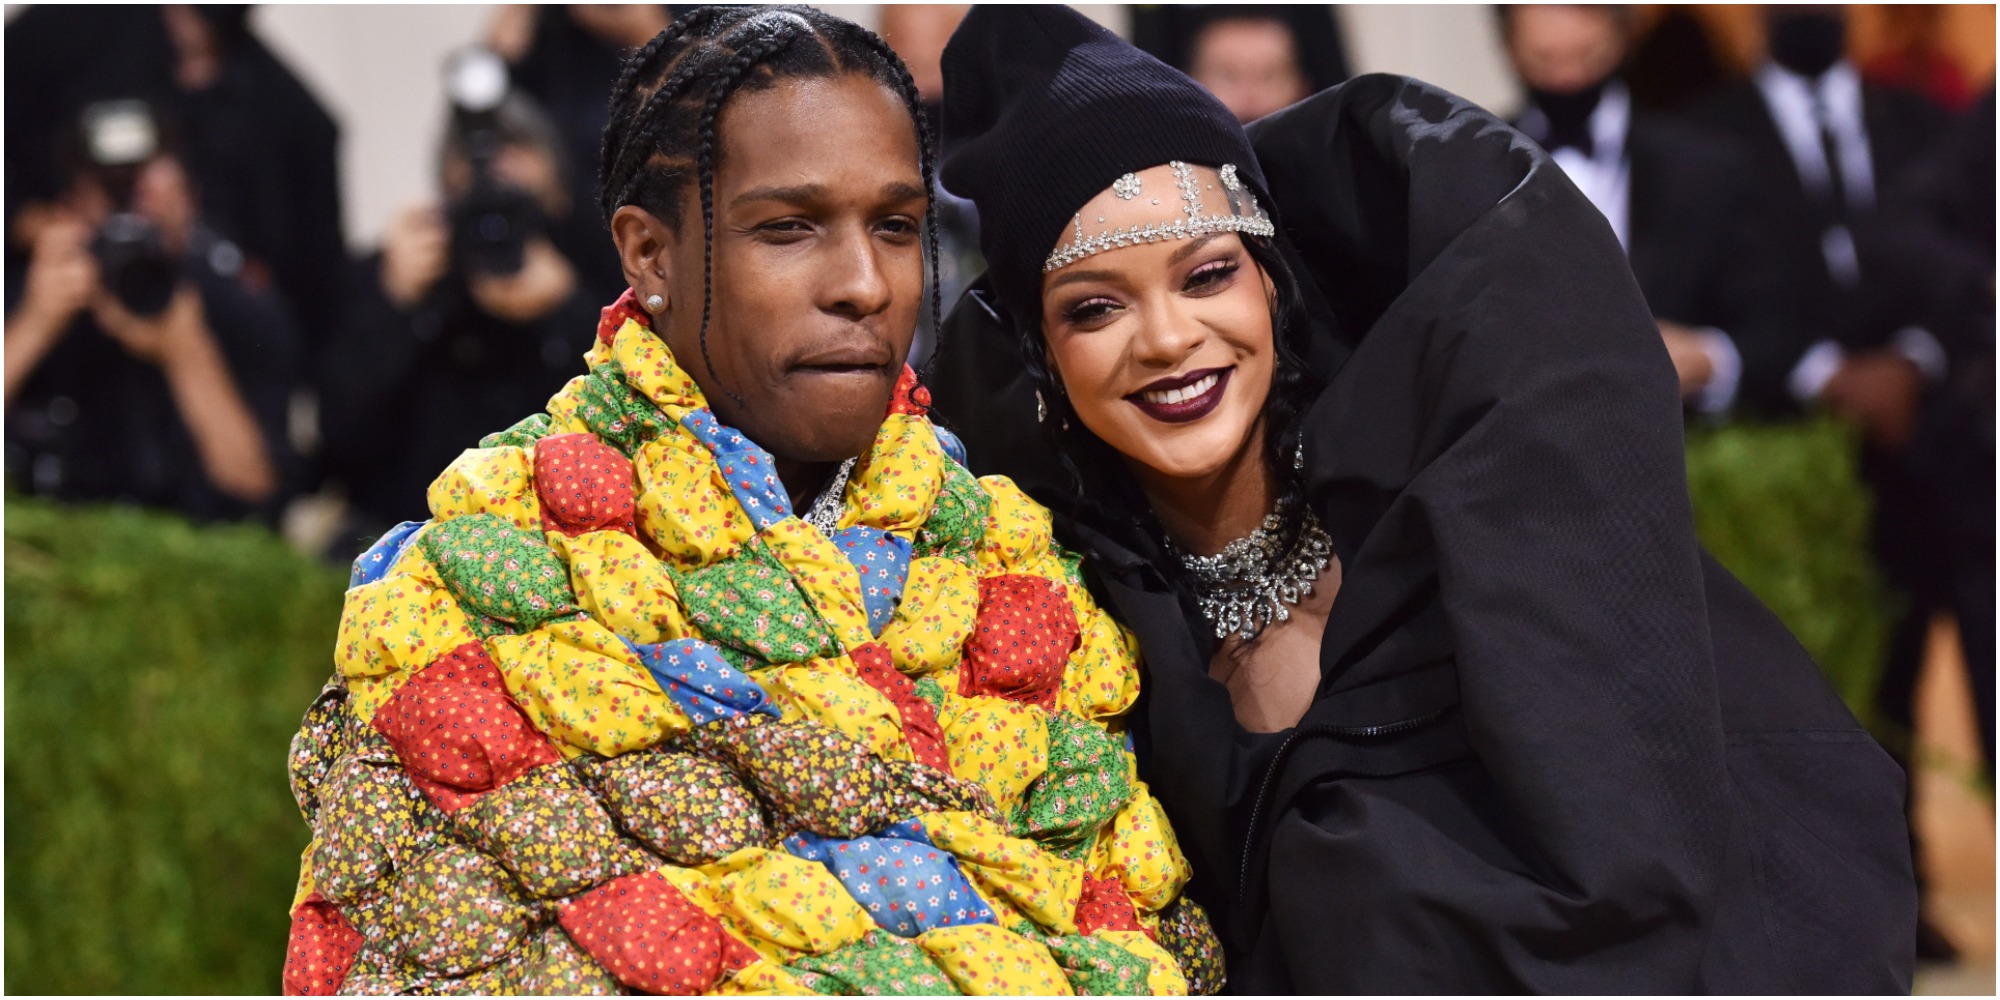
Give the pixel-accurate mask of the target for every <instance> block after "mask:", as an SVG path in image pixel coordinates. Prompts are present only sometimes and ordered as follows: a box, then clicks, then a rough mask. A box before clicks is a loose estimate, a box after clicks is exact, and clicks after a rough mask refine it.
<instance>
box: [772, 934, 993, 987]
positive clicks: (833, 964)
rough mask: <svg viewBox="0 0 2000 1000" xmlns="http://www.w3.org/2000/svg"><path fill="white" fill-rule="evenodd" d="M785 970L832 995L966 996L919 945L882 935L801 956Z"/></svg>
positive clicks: (894, 936) (803, 981) (805, 984)
mask: <svg viewBox="0 0 2000 1000" xmlns="http://www.w3.org/2000/svg"><path fill="white" fill-rule="evenodd" d="M787 968H788V969H789V970H790V971H791V973H792V974H793V975H795V976H797V977H798V980H799V982H800V983H801V984H803V985H804V986H805V987H806V988H807V989H810V990H812V991H813V992H815V993H820V994H825V995H828V996H869V997H918V996H961V995H962V994H961V993H960V992H959V990H958V987H956V986H954V985H952V981H951V978H950V977H948V976H946V975H945V974H944V970H942V969H939V968H938V967H937V966H936V965H933V964H931V960H930V957H929V956H928V955H925V954H924V950H923V949H922V948H919V947H917V945H916V943H915V942H913V941H908V940H905V939H903V938H900V937H897V936H896V935H894V934H891V933H889V932H888V931H884V930H874V931H869V932H868V935H867V936H866V937H864V938H862V939H861V940H859V941H856V942H854V943H853V944H850V945H847V946H845V947H841V948H835V949H834V950H832V951H830V952H827V953H826V954H824V955H801V956H799V957H798V958H795V959H793V960H792V962H791V964H790V965H789V966H787Z"/></svg>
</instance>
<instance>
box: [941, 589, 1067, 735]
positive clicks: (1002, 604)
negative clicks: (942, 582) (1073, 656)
mask: <svg viewBox="0 0 2000 1000" xmlns="http://www.w3.org/2000/svg"><path fill="white" fill-rule="evenodd" d="M1079 631H1080V630H1079V629H1078V628H1077V624H1076V612H1075V610H1073V609H1072V608H1071V607H1070V604H1069V594H1068V593H1067V591H1066V589H1065V588H1064V587H1063V586H1062V585H1060V584H1055V583H1050V582H1049V581H1047V580H1044V579H1042V578H1041V577H1039V576H1018V575H1008V576H989V577H987V578H985V579H983V580H981V581H979V615H978V617H977V618H975V619H974V620H973V628H972V634H971V635H969V636H967V637H966V639H965V661H964V663H963V664H962V665H961V666H960V667H959V671H958V693H959V694H962V695H966V696H968V697H970V696H972V695H982V694H985V695H994V696H996V697H1000V698H1006V699H1008V700H1009V701H1018V702H1020V703H1022V704H1024V705H1036V706H1039V707H1041V708H1042V709H1044V710H1046V711H1050V712H1053V711H1055V707H1056V693H1057V691H1058V690H1059V689H1060V688H1061V687H1062V678H1063V670H1064V668H1065V667H1066V666H1068V664H1069V654H1070V653H1072V652H1074V651H1075V650H1076V646H1077V638H1078V635H1079Z"/></svg>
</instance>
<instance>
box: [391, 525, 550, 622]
mask: <svg viewBox="0 0 2000 1000" xmlns="http://www.w3.org/2000/svg"><path fill="white" fill-rule="evenodd" d="M417 544H418V545H419V546H421V547H422V548H423V553H424V555H425V556H426V557H427V558H429V559H430V561H431V565H432V566H435V567H437V571H438V575H439V576H440V577H442V578H443V579H444V583H445V586H446V587H449V588H450V589H451V593H452V596H453V597H456V598H458V603H459V604H460V605H461V606H463V607H464V608H465V610H466V611H467V612H468V613H469V614H470V615H471V616H472V618H473V620H474V621H478V620H479V619H480V618H481V617H482V616H483V617H485V618H488V619H493V620H495V621H497V622H500V623H503V624H504V625H507V626H511V627H513V628H515V629H518V630H520V631H522V632H527V631H531V630H533V629H534V628H535V627H537V626H539V625H541V624H542V623H544V622H547V621H550V620H552V619H555V618H560V617H562V616H564V615H573V614H575V613H576V612H577V608H576V594H575V592H574V591H572V590H571V589H570V583H569V570H568V569H567V568H565V567H564V566H563V564H562V560H560V559H557V558H556V555H555V553H553V552H551V551H549V547H548V546H547V545H546V544H544V543H543V542H542V539H541V537H540V536H539V535H538V534H534V533H530V532H527V531H523V530H521V529H520V528H517V527H515V526H514V525H513V523H512V522H509V521H508V520H507V519H506V518H503V517H501V516H499V515H498V514H466V515H464V516H462V517H454V518H451V519H449V520H445V521H439V522H437V523H435V524H432V525H431V526H430V527H429V528H427V529H425V530H424V532H423V533H422V534H420V535H418V536H417Z"/></svg>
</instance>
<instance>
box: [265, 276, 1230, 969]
mask: <svg viewBox="0 0 2000 1000" xmlns="http://www.w3.org/2000/svg"><path fill="white" fill-rule="evenodd" d="M647 323H648V319H647V317H646V315H645V313H644V312H643V311H642V310H639V309H638V308H637V307H636V304H635V303H633V302H632V301H631V296H630V295H629V294H628V295H627V296H626V297H625V298H623V299H621V300H620V302H618V303H616V304H614V305H613V306H612V307H611V308H608V309H606V310H605V314H604V318H603V321H602V322H601V323H600V327H599V332H598V333H599V335H598V341H597V344H596V346H595V347H593V348H592V350H591V352H590V354H589V355H588V356H587V357H586V359H585V360H586V363H587V365H588V368H589V371H588V374H585V375H582V376H579V377H577V378H575V379H572V380H571V382H570V384H569V385H568V386H566V387H565V388H564V389H563V391H562V392H561V393H559V394H558V395H557V396H556V397H555V398H554V399H552V400H550V402H549V406H548V409H547V412H546V413H543V414H537V415H534V416H531V417H529V418H528V419H525V420H523V421H521V422H519V423H517V424H515V425H514V426H513V427H510V428H508V429H506V430H505V431H502V432H499V433H496V434H494V435H489V436H488V437H487V438H485V439H483V440H482V441H481V442H480V447H478V448H474V449H470V450H468V451H466V452H465V453H463V454H461V455H460V456H459V458H458V459H456V460H455V461H453V462H452V464H451V465H450V467H448V468H447V469H446V470H445V471H444V473H443V474H441V475H440V476H439V478H438V480H437V481H436V482H435V483H434V484H433V485H432V487H431V490H430V494H429V499H430V502H431V509H432V513H433V515H434V516H433V518H432V520H430V521H427V522H423V523H420V524H405V525H400V526H398V527H397V528H396V529H395V530H393V531H391V532H390V533H389V534H388V535H386V536H384V538H383V539H382V540H381V541H380V542H378V543H377V544H376V545H375V546H373V547H372V548H370V550H369V551H368V552H367V553H364V555H363V556H362V557H361V558H360V559H358V560H357V561H356V563H355V567H354V572H353V574H352V576H351V581H350V589H349V592H348V598H347V605H346V608H345V609H344V611H343V614H342V620H341V628H340V635H339V639H338V642H337V646H336V649H335V656H334V661H335V666H336V669H337V673H336V677H335V679H334V681H333V682H332V683H330V684H329V685H328V687H327V689H326V690H325V691H324V692H322V694H321V696H320V697H319V699H318V700H316V701H315V702H314V704H313V706H312V707H311V709H310V710H309V711H308V713H307V715H306V719H305V722H304V724H303V726H302V727H301V730H300V733H299V736H298V737H297V739H296V740H295V741H294V743H293V750H292V759H291V774H292V786H293V791H294V794H295V795H296V796H297V798H298V800H299V805H300V810H301V812H302V814H304V816H305V817H306V820H307V823H308V824H309V825H310V826H311V827H312V830H313V834H314V836H313V840H312V843H311V845H310V846H309V847H308V848H307V850H306V853H305V856H304V859H303V861H302V864H301V872H300V891H299V894H298V899H297V902H296V903H295V904H294V907H293V926H292V935H291V940H290V943H289V945H288V948H287V954H286V962H285V974H284V985H285V988H286V991H287V992H288V993H331V992H336V991H338V992H348V993H549V992H554V993H577V994H602V993H609V992H628V991H639V992H670V993H714V994H731V993H735V994H744V993H773V992H776V993H808V992H817V993H873V994H942V993H953V992H965V993H1039V994H1053V995H1069V994H1107V993H1117V994H1125V993H1134V992H1177V991H1182V990H1186V989H1188V988H1190V987H1196V988H1201V989H1211V988H1215V987H1219V985H1220V970H1219V959H1218V958H1217V956H1218V955H1219V949H1218V948H1217V947H1216V946H1215V944H1214V938H1213V935H1212V934H1211V933H1210V932H1209V931H1208V929H1207V924H1206V921H1205V920H1204V919H1202V918H1201V916H1200V912H1199V910H1197V909H1196V908H1194V906H1193V905H1192V904H1190V903H1187V902H1186V901H1185V900H1182V899H1181V898H1180V890H1181V887H1182V886H1183V885H1184V884H1185V883H1186V881H1187V875H1188V873H1187V870H1186V861H1185V860H1184V859H1183V858H1182V856H1181V854H1180V852H1179V849H1178V847H1177V846H1176V845H1175V844H1174V842H1173V835H1172V832H1171V831H1170V830H1169V829H1168V828H1167V826H1166V823H1165V821H1164V818H1163V817H1162V816H1161V815H1160V814H1159V812H1158V806H1157V803H1155V802H1153V801H1152V799H1151V797H1150V796H1149V795H1148V794H1146V791H1145V789H1144V786H1143V785H1140V784H1139V783H1138V782H1137V781H1136V780H1135V779H1134V778H1133V776H1132V773H1133V772H1132V761H1131V757H1130V753H1129V749H1128V747H1127V746H1126V744H1125V742H1124V740H1123V734H1122V719H1121V715H1122V713H1123V712H1124V711H1125V710H1126V709H1127V708H1128V707H1129V705H1130V702H1131V696H1132V695H1133V694H1134V693H1136V690H1137V676H1138V665H1137V662H1136V653H1135V647H1134V646H1133V644H1132V643H1131V642H1130V641H1129V634H1127V633H1124V632H1122V630H1120V629H1118V627H1117V626H1116V624H1115V623H1113V622H1110V620H1109V619H1108V618H1107V617H1106V616H1104V615H1103V613H1102V612H1101V610H1099V609H1098V608H1096V607H1095V605H1094V603H1093V602H1092V601H1091V599H1090V597H1089V594H1088V592H1087V591H1085V590H1084V589H1083V587H1082V586H1081V585H1080V579H1079V578H1078V577H1077V575H1076V570H1075V562H1074V560H1073V559H1072V558H1069V557H1067V556H1066V555H1065V554H1064V553H1062V552H1061V550H1060V549H1058V548H1056V547H1055V543H1054V541H1053V540H1052V537H1051V534H1050V528H1049V519H1048V516H1047V513H1046V512H1045V511H1042V510H1041V509H1040V508H1038V507H1036V506H1034V504H1033V502H1032V501H1030V500H1028V499H1027V498H1026V497H1025V496H1024V495H1022V494H1021V493H1020V492H1019V491H1018V490H1016V489H1014V488H1013V486H1012V484H1011V483H1008V482H1007V481H1006V480H1004V479H987V480H979V479H975V478H974V477H973V476H972V475H971V474H970V473H969V472H967V471H966V470H965V468H964V465H963V461H964V456H963V453H962V450H959V451H955V450H954V445H955V439H954V438H952V437H951V436H950V435H949V434H947V433H944V432H942V431H940V430H938V429H937V428H935V427H933V426H932V425H931V424H930V422H929V420H928V419H927V417H926V416H925V413H926V410H927V407H928V405H929V396H928V393H927V392H926V391H925V390H924V388H923V387H922V386H921V385H918V384H917V382H916V379H915V376H914V374H912V373H909V372H906V373H905V375H904V378H903V379H902V380H901V381H900V382H899V383H898V385H897V389H896V393H895V400H894V402H893V404H892V405H891V406H890V408H889V413H888V414H887V415H886V417H885V419H884V421H883V424H882V428H881V431H880V432H879V434H878V435H877V438H876V441H875V444H874V446H873V447H872V449H871V450H870V451H869V452H868V453H867V454H866V455H864V456H862V457H861V458H860V459H859V460H858V461H857V462H856V464H855V468H854V474H853V476H852V478H851V480H850V482H849V485H848V489H847V492H846V494H845V495H844V496H843V497H842V511H841V515H840V518H839V521H838V526H837V528H836V530H834V531H833V532H832V533H831V534H830V535H822V534H821V533H820V531H819V529H816V528H814V527H812V526H810V525H807V524H806V523H805V522H803V521H801V520H800V519H799V518H798V517H797V516H796V513H795V512H794V511H793V509H792V507H791V501H790V498H789V496H788V495H787V494H786V492H785V489H784V487H783V485H782V484H781V483H779V481H778V479H777V475H776V466H775V461H774V459H772V457H771V456H770V455H769V454H768V453H766V452H764V451H763V449H762V448H760V447H759V446H758V445H757V444H756V443H754V442H752V441H750V440H749V439H748V438H747V437H744V436H743V435H742V434H741V433H740V432H738V431H736V430H735V429H733V428H730V427H728V426H727V425H725V424H722V423H721V422H720V421H719V420H718V419H717V418H716V416H715V414H714V412H713V411H712V410H710V409H709V408H708V406H707V403H706V401H705V400H704V399H703V398H702V396H701V392H700V390H699V388H698V387H697V386H696V385H695V384H694V382H693V380H692V379H690V378H689V377H688V376H687V375H686V373H685V372H684V371H683V370H682V369H681V368H680V367H679V366H678V364H677V363H676V362H675V361H674V359H673V356H672V354H671V352H669V351H668V350H667V349H666V347H665V345H664V344H663V343H662V342H661V341H660V339H659V338H658V337H657V336H656V335H655V334H654V333H653V331H652V330H651V329H649V328H648V325H647Z"/></svg>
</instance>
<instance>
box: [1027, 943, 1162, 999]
mask: <svg viewBox="0 0 2000 1000" xmlns="http://www.w3.org/2000/svg"><path fill="white" fill-rule="evenodd" d="M1027 936H1028V937H1032V938H1034V939H1035V940H1037V941H1040V942H1041V943H1042V944H1043V945H1044V946H1046V947H1047V948H1048V949H1049V954H1050V955H1051V956H1053V957H1054V958H1055V960H1056V964H1057V965H1060V966H1062V970H1063V975H1064V976H1066V977H1068V978H1069V984H1070V986H1071V987H1072V988H1074V989H1075V990H1076V995H1077V996H1085V997H1129V996H1145V995H1147V994H1149V993H1151V992H1152V987H1151V985H1150V984H1149V982H1148V977H1149V976H1150V975H1151V974H1152V971H1153V965H1152V963H1151V962H1148V961H1146V960H1145V959H1143V958H1140V957H1139V956H1137V955H1134V954H1132V953H1131V952H1129V951H1126V950H1125V949H1123V948H1120V947H1118V946H1117V945H1115V944H1112V943H1111V942H1110V941H1107V940H1105V939H1103V938H1100V937H1087V936H1084V935H1081V934H1070V935H1061V936H1053V935H1052V936H1047V937H1044V936H1042V935H1039V934H1035V933H1033V932H1030V933H1029V934H1028V935H1027Z"/></svg>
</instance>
